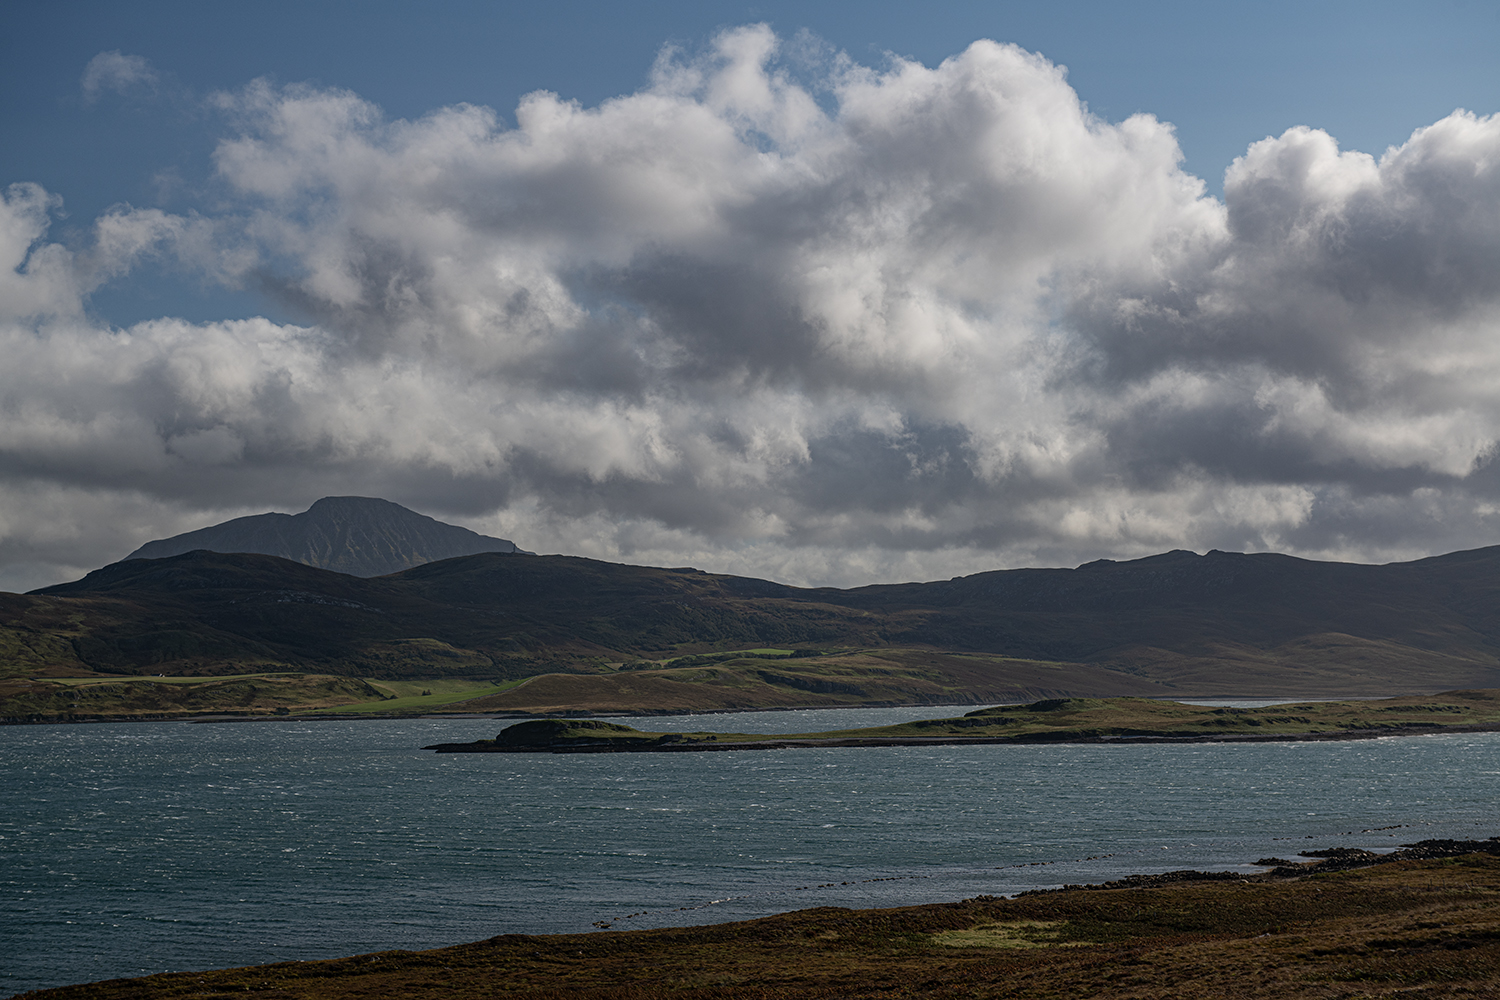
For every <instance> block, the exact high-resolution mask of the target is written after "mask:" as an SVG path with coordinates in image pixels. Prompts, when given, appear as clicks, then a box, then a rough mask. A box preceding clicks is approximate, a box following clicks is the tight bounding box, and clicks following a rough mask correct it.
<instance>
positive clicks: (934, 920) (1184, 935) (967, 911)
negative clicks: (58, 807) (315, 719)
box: [17, 837, 1500, 1000]
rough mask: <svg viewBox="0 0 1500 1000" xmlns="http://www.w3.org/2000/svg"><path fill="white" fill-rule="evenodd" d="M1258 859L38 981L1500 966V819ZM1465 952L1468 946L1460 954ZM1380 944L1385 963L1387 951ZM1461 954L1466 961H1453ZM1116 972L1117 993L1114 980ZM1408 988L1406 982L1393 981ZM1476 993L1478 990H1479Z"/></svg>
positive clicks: (652, 999) (857, 979) (344, 997)
mask: <svg viewBox="0 0 1500 1000" xmlns="http://www.w3.org/2000/svg"><path fill="white" fill-rule="evenodd" d="M1298 857H1299V858H1301V859H1304V860H1288V859H1284V858H1262V859H1260V860H1259V861H1256V862H1254V863H1253V864H1255V865H1257V866H1261V865H1264V866H1267V867H1268V869H1269V870H1267V871H1263V872H1254V873H1244V872H1239V871H1218V872H1204V871H1196V870H1191V869H1187V870H1179V871H1171V872H1162V873H1157V874H1148V875H1130V876H1126V877H1124V878H1121V879H1115V880H1111V881H1106V882H1099V883H1084V884H1065V885H1063V886H1061V887H1057V888H1047V889H1033V890H1027V891H1023V892H1021V893H1018V894H1016V895H1014V896H1010V897H997V896H976V897H973V898H970V899H963V900H959V901H953V902H940V903H927V904H918V905H912V906H900V907H891V908H862V909H845V908H839V907H814V908H808V909H800V910H791V911H786V912H782V913H778V914H774V915H770V916H766V917H760V918H755V919H750V920H737V921H727V922H724V923H718V924H704V925H694V926H684V927H665V928H650V929H633V930H611V929H609V926H608V925H607V924H604V925H596V927H598V929H597V930H594V931H591V932H581V933H562V934H502V935H499V936H497V937H492V938H489V939H486V940H481V941H476V942H473V943H469V944H459V945H451V946H447V947H441V948H434V949H424V950H419V951H400V950H396V951H383V952H375V953H366V954H362V955H354V956H348V957H342V958H333V959H322V960H308V961H290V962H279V963H273V964H266V965H255V966H242V967H238V968H227V969H217V970H205V971H183V972H170V973H158V974H155V975H148V976H141V977H131V978H121V979H110V980H103V981H96V982H87V983H79V984H76V985H68V986H59V987H52V988H45V989H40V990H36V991H32V992H28V993H23V994H19V995H18V996H17V1000H19V997H27V998H31V1000H126V998H130V1000H136V998H140V997H143V996H151V997H163V998H175V997H182V998H184V1000H186V998H188V997H194V996H203V995H210V994H211V995H215V996H222V995H228V994H229V993H231V992H234V993H238V992H245V991H251V992H264V991H266V990H268V989H269V990H274V991H276V992H275V995H277V996H289V997H290V996H317V997H319V998H326V1000H355V998H361V1000H385V998H390V1000H401V998H408V997H411V996H417V995H422V996H426V995H432V994H433V993H434V991H440V992H441V994H442V995H443V996H446V997H450V998H453V1000H470V998H472V1000H482V998H492V997H494V996H496V995H500V994H503V995H506V996H516V997H518V998H520V997H535V998H537V1000H541V998H544V997H545V998H548V1000H553V998H556V997H558V996H564V995H567V996H577V997H580V998H586V1000H614V998H624V997H629V998H632V1000H641V998H645V1000H656V998H662V1000H665V998H667V997H672V998H676V1000H724V998H725V997H728V996H734V997H736V998H747V1000H771V998H781V997H785V996H791V995H816V996H823V997H848V998H853V997H863V996H869V995H887V994H890V995H900V996H905V997H932V998H934V1000H938V998H942V1000H951V998H953V997H957V996H963V997H966V998H967V997H976V998H982V1000H984V998H991V997H993V998H996V1000H998V998H1000V997H1041V996H1095V997H1116V996H1119V997H1126V996H1129V997H1139V996H1148V995H1167V994H1170V995H1197V996H1239V995H1247V994H1246V993H1245V992H1244V990H1245V988H1246V986H1247V984H1248V983H1251V982H1253V983H1254V984H1255V985H1254V988H1253V989H1252V990H1251V992H1253V993H1255V994H1256V995H1262V996H1277V997H1286V998H1304V997H1306V998H1309V1000H1311V998H1315V997H1326V996H1328V995H1329V994H1328V993H1327V987H1328V984H1329V982H1330V980H1332V981H1339V980H1344V981H1348V980H1351V979H1357V980H1360V981H1361V982H1363V983H1364V984H1365V985H1366V986H1374V985H1376V984H1377V983H1379V982H1380V981H1382V980H1385V981H1387V982H1388V983H1389V984H1390V988H1389V989H1381V990H1380V991H1379V992H1378V993H1367V992H1362V993H1361V994H1360V995H1361V996H1365V995H1380V996H1384V995H1389V994H1390V992H1391V991H1393V990H1396V988H1398V987H1402V986H1404V985H1409V984H1410V983H1411V982H1412V981H1413V980H1414V979H1417V980H1418V981H1421V980H1424V979H1428V978H1429V976H1428V973H1429V970H1432V971H1437V972H1440V973H1441V976H1440V977H1439V978H1438V980H1437V981H1438V982H1440V983H1443V984H1445V985H1449V984H1451V985H1456V986H1458V987H1459V990H1460V992H1458V993H1450V992H1448V991H1446V990H1444V991H1443V992H1441V993H1436V994H1429V993H1424V995H1435V996H1445V997H1446V996H1459V995H1464V996H1472V995H1476V994H1475V991H1474V990H1473V989H1471V988H1467V987H1465V986H1464V985H1463V984H1465V983H1469V984H1475V985H1479V986H1483V985H1484V984H1492V983H1493V982H1494V981H1495V976H1494V971H1495V969H1496V968H1497V967H1500V915H1497V912H1496V910H1495V905H1494V898H1495V896H1496V895H1497V893H1500V837H1491V838H1489V839H1487V840H1448V839H1433V840H1423V841H1417V842H1415V843H1410V844H1402V845H1400V847H1398V848H1397V849H1396V850H1395V851H1393V852H1391V853H1389V854H1376V853H1375V852H1372V851H1367V850H1362V849H1359V848H1326V849H1319V850H1311V851H1307V852H1305V853H1301V854H1299V856H1298ZM1456 960H1461V961H1460V964H1459V965H1456V964H1455V961H1456ZM1381 963H1383V964H1381ZM1456 972H1462V973H1463V974H1462V975H1459V974H1456ZM1122 990H1123V992H1122ZM1402 991H1403V992H1404V990H1402ZM1486 995H1487V994H1486Z"/></svg>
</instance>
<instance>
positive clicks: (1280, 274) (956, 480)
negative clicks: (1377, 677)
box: [0, 0, 1500, 591]
mask: <svg viewBox="0 0 1500 1000" xmlns="http://www.w3.org/2000/svg"><path fill="white" fill-rule="evenodd" d="M3 16H4V18H5V21H6V29H5V31H3V32H0V136H3V137H4V141H3V142H0V256H3V258H4V260H3V262H0V590H12V591H20V590H26V589H30V588H34V587H40V586H45V585H48V584H51V583H56V582H60V581H62V580H68V579H74V578H77V577H78V576H80V575H82V574H83V573H84V572H87V571H88V570H90V569H93V568H96V567H98V566H100V565H103V564H106V563H109V562H112V561H115V560H118V559H120V558H123V557H124V556H125V555H126V554H128V553H129V552H130V551H132V550H133V549H135V548H136V547H138V546H139V545H141V544H142V543H144V542H146V541H148V540H151V539H153V538H160V537H165V536H168V535H172V534H176V533H179V532H182V531H187V530H191V529H194V528H198V527H202V526H205V525H208V524H212V523H217V522H219V521H222V520H226V519H228V518H230V517H235V516H240V515H244V514H251V513H260V512H263V511H267V510H279V511H287V512H296V511H300V510H303V509H305V508H306V507H307V506H308V505H310V504H311V503H312V502H313V501H314V500H316V499H318V498H319V497H322V496H328V495H362V496H380V497H384V498H386V499H390V500H394V501H396V502H398V503H402V504H405V505H407V506H409V507H412V508H413V509H416V510H419V511H421V512H423V513H427V514H430V515H433V516H436V517H439V518H441V519H443V520H447V521H450V522H452V523H458V524H463V525H465V526H467V527H470V528H473V529H475V530H478V531H482V532H485V533H488V534H493V535H499V536H501V537H505V538H510V539H513V540H514V541H515V542H516V543H517V544H519V545H520V546H522V547H523V548H526V549H530V550H533V551H537V552H561V553H569V554H576V555H585V556H591V557H595V558H602V559H610V560H614V561H621V562H631V563H640V564H650V565H673V566H677V565H692V566H696V567H698V568H700V569H705V570H709V571H713V572H730V573H739V574H744V575H752V576H760V577H767V578H771V579H776V580H780V581H784V582H787V583H793V584H805V585H836V586H851V585H859V584H865V583H875V582H892V581H900V580H926V579H940V578H947V577H951V576H956V575H963V574H968V573H973V572H979V571H983V570H989V569H999V568H1007V567H1016V566H1072V565H1078V564H1080V563H1083V562H1087V561H1090V560H1093V559H1097V558H1115V559H1125V558H1134V557H1139V556H1143V555H1148V554H1152V553H1156V552H1161V551H1165V550H1168V549H1174V548H1183V549H1192V550H1194V551H1198V552H1203V551H1207V550H1209V549H1213V548H1219V549H1226V550H1232V551H1281V552H1289V553H1292V554H1296V555H1301V556H1305V557H1308V558H1318V559H1340V560H1349V561H1360V562H1385V561H1392V560H1399V559H1410V558H1419V557H1422V556H1426V555H1432V554H1438V553H1442V552H1447V551H1452V550H1455V549H1463V548H1474V547H1479V546H1484V545H1490V544H1496V543H1500V468H1497V467H1496V463H1495V462H1494V459H1495V457H1496V446H1497V441H1500V117H1496V112H1497V111H1500V60H1497V59H1495V58H1494V55H1493V53H1494V51H1495V50H1496V45H1497V43H1500V7H1497V5H1495V4H1493V3H1478V2H1460V0H1439V2H1433V3H1425V4H1421V5H1418V4H1404V3H1403V4H1395V3H1360V4H1353V3H1316V2H1306V0H1304V2H1300V3H1285V2H1279V3H1262V4H1254V5H1247V4H1241V5H1205V4H1201V3H1197V4H1187V3H1166V2H1163V3H1143V4H1135V5H1126V4H1118V3H1085V2H1071V3H1070V2H1061V3H1052V4H1022V3H948V4H943V5H940V6H939V7H938V8H936V9H932V8H919V7H918V6H917V5H912V4H897V3H860V4H853V3H821V4H808V3H797V4H792V3H756V4H744V3H736V2H711V0H710V2H694V3H685V2H684V3H675V2H664V3H646V4H641V5H619V4H605V3H599V2H592V0H588V2H585V0H570V2H560V3H552V4H546V5H542V4H525V5H523V4H516V3H479V2H447V3H441V2H439V3H429V4H424V5H420V6H418V5H412V4H398V3H389V2H380V0H367V2H360V3H344V2H321V3H319V2H306V0H303V2H296V3H291V2H278V0H273V2H260V3H249V4H235V5H229V4H202V3H196V2H192V3H188V2H181V0H171V2H163V0H140V2H136V3H132V4H128V5H127V4H116V3H99V2H68V0H53V2H48V3H40V2H32V0H13V2H12V3H9V4H7V5H6V7H5V8H4V14H3Z"/></svg>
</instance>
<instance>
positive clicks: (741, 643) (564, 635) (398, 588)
mask: <svg viewBox="0 0 1500 1000" xmlns="http://www.w3.org/2000/svg"><path fill="white" fill-rule="evenodd" d="M1497 609H1500V547H1491V548H1487V549H1479V550H1469V551H1466V552H1462V553H1449V554H1447V555H1445V556H1441V557H1432V558H1428V559H1424V560H1417V561H1414V562H1408V563H1391V564H1387V565H1385V566H1366V565H1360V564H1350V563H1322V562H1315V561H1312V560H1302V559H1296V558H1294V557H1289V556H1283V555H1280V554H1276V553H1254V554H1244V553H1225V552H1217V551H1215V552H1210V553H1208V554H1206V555H1201V556H1200V555H1197V554H1195V553H1188V552H1185V551H1179V552H1174V553H1164V554H1162V555H1159V556H1153V557H1147V558H1145V559H1141V560H1130V561H1124V562H1109V563H1105V562H1095V563H1087V564H1084V565H1083V566H1080V567H1078V568H1076V569H1071V570H1069V569H1019V570H995V571H990V572H987V573H980V574H975V575H972V576H968V577H959V578H955V579H952V580H946V581H934V582H930V583H911V584H885V585H875V586H870V587H861V588H852V589H849V590H838V589H835V588H797V587H791V586H788V585H785V584H778V583H774V582H772V581H767V580H757V579H753V578H746V577H734V576H725V575H718V574H712V573H702V572H698V571H691V570H685V569H660V568H654V567H642V566H628V565H623V564H617V563H607V562H602V561H598V560H591V559H584V558H580V557H574V556H524V557H522V556H516V555H511V554H500V553H479V554H474V555H467V556H459V557H455V558H452V559H447V560H441V561H437V562H431V563H426V564H424V565H421V566H418V567H415V568H413V569H410V570H405V571H403V572H400V573H396V574H392V575H389V576H383V577H378V578H360V577H354V576H350V575H345V574H339V573H333V572H330V571H327V570H321V569H317V568H314V567H309V566H305V565H301V564H297V563H292V562H289V561H286V560H283V559H279V558H277V557H273V556H257V555H249V554H219V553H210V552H201V551H200V552H190V553H185V554H182V555H178V556H173V557H170V558H167V559H160V560H140V559H138V560H129V561H125V562H121V563H116V564H112V565H111V566H107V567H103V568H101V569H99V570H96V571H94V572H93V573H90V574H89V575H88V576H86V577H84V578H83V579H82V580H78V581H74V582H72V583H68V584H60V585H57V586H54V587H48V588H43V589H42V590H40V591H34V592H33V593H32V594H30V595H26V596H20V595H13V596H10V597H7V598H5V599H3V600H0V629H6V628H8V629H10V630H11V632H10V634H11V635H12V636H14V637H15V638H13V639H12V640H10V641H12V643H13V647H14V648H15V649H16V650H18V651H19V650H22V649H23V647H24V648H27V649H32V648H40V646H39V645H38V644H39V643H40V644H41V645H46V648H47V649H49V650H52V651H53V652H52V653H50V654H48V655H49V656H51V657H52V662H58V661H68V662H71V663H73V664H74V665H76V666H78V667H84V668H87V669H89V670H96V671H101V672H104V673H115V674H135V675H142V674H146V673H157V672H168V671H181V672H198V673H206V674H225V673H233V672H244V670H246V669H249V668H252V667H253V668H254V669H272V668H275V669H293V670H316V671H319V672H326V673H330V674H336V675H343V676H393V677H395V676H423V675H424V671H425V672H426V674H425V675H441V676H458V675H463V676H475V677H496V678H511V679H513V678H518V677H526V676H534V675H537V674H540V673H549V672H550V673H558V672H563V673H575V674H579V673H582V674H599V673H601V672H603V673H609V672H610V671H614V670H616V669H618V667H619V666H620V665H623V664H625V663H626V662H638V663H643V664H645V665H646V666H647V667H649V668H651V669H656V668H665V667H668V666H670V663H669V662H668V661H670V660H671V658H672V657H681V656H684V655H689V656H691V655H692V654H701V653H708V652H713V651H717V650H733V649H756V648H770V647H778V648H811V649H823V650H827V649H843V650H866V651H870V652H871V655H874V654H875V653H879V651H881V650H886V651H893V650H906V651H908V652H909V653H911V655H912V656H916V657H917V658H918V659H920V658H921V656H927V657H928V658H929V659H931V660H932V661H933V662H937V660H938V659H941V657H943V656H948V657H950V659H951V656H952V655H969V654H976V655H978V654H982V655H985V656H990V657H1000V658H1011V659H1012V660H1014V661H1015V662H1020V661H1021V660H1025V661H1027V662H1031V663H1052V664H1054V665H1056V666H1057V669H1058V670H1059V671H1060V673H1058V675H1057V676H1058V678H1059V680H1058V682H1057V684H1056V685H1055V687H1056V688H1057V690H1068V691H1071V692H1072V693H1075V694H1088V693H1089V686H1090V685H1092V686H1093V687H1094V688H1099V689H1101V690H1102V685H1104V681H1103V680H1102V679H1101V678H1103V677H1104V675H1103V674H1100V673H1099V671H1100V670H1103V671H1106V672H1107V673H1108V675H1109V676H1110V677H1113V678H1115V681H1110V682H1109V686H1110V687H1111V688H1113V691H1112V693H1145V694H1153V695H1154V696H1168V695H1171V694H1173V693H1177V694H1180V695H1183V696H1188V695H1201V696H1207V695H1211V694H1215V693H1218V694H1221V695H1222V694H1225V693H1229V692H1233V694H1234V695H1236V696H1245V697H1252V696H1257V695H1260V696H1283V695H1298V696H1302V695H1305V696H1308V697H1322V696H1353V695H1360V694H1366V695H1391V694H1406V693H1422V692H1428V691H1437V690H1447V689H1454V688H1460V687H1496V686H1500V613H1497ZM67 622H76V624H73V625H68V624H66V623H67ZM23 633H24V634H23ZM41 637H50V638H46V640H45V642H43V640H42V638H41ZM0 638H3V636H0ZM26 643H31V646H26V645H25V644H26ZM47 643H50V645H47ZM923 650H925V651H927V652H926V653H922V652H921V651H923ZM912 651H916V652H912ZM918 654H920V655H918ZM16 655H17V656H18V657H21V658H23V659H24V658H25V657H32V659H30V660H29V661H28V662H32V663H35V664H37V665H38V666H40V665H41V664H42V662H43V660H45V659H46V657H42V656H40V654H37V655H36V656H33V654H31V653H19V652H18V653H17V654H16ZM881 655H884V654H881ZM903 655H905V654H903ZM19 662H20V661H19V660H18V663H19ZM820 662H823V661H817V660H814V659H806V660H799V661H797V670H801V671H802V673H796V671H792V670H791V668H787V669H786V670H780V669H779V668H778V671H777V672H775V677H776V678H777V680H776V681H775V683H780V684H791V685H793V686H795V685H798V684H802V685H812V687H809V688H806V689H807V690H813V689H815V688H818V687H819V686H820V685H821V687H826V688H828V689H829V690H833V689H835V688H837V687H838V686H839V685H844V686H845V687H849V686H854V687H858V686H860V684H862V683H864V682H861V681H858V680H857V679H855V680H850V679H848V678H844V679H835V678H834V677H833V675H831V674H830V675H827V676H822V675H819V676H814V674H813V673H808V671H812V670H813V669H814V667H816V666H817V664H818V663H820ZM912 662H916V661H915V660H913V661H912ZM611 664H613V666H611ZM1085 667H1086V668H1087V670H1084V668H1085ZM58 669H62V665H61V663H60V662H58ZM633 669H639V667H636V668H633ZM716 669H717V668H716ZM746 669H751V665H749V664H747V665H746ZM755 669H760V668H759V667H756V668H755ZM1007 669H1008V668H1007ZM788 671H790V672H788ZM1070 671H1071V673H1069V672H1070ZM611 676H613V675H611ZM625 676H626V675H623V674H622V675H620V677H621V678H622V679H621V680H620V682H619V683H620V684H626V681H625V679H624V678H625ZM630 676H633V677H636V678H637V679H638V680H639V681H640V682H641V683H644V678H643V677H642V675H640V674H634V675H630ZM663 676H665V675H663ZM762 676H769V675H768V674H766V673H765V671H762ZM1065 676H1066V677H1069V678H1072V680H1068V681H1066V682H1065ZM1116 682H1118V683H1116ZM629 683H630V684H636V683H637V681H630V682H629ZM653 683H654V681H653ZM966 683H967V682H966ZM1037 683H1040V682H1037ZM830 685H831V686H830ZM1077 685H1082V686H1077ZM627 686H628V685H627ZM1032 686H1035V684H1033V685H1032ZM617 687H618V685H617ZM1122 688H1123V690H1122ZM619 689H620V690H623V688H619Z"/></svg>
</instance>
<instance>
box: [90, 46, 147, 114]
mask: <svg viewBox="0 0 1500 1000" xmlns="http://www.w3.org/2000/svg"><path fill="white" fill-rule="evenodd" d="M158 79H159V78H158V76H157V74H156V70H154V69H152V68H151V63H150V62H148V61H147V60H146V59H145V57H144V56H131V55H123V54H122V53H121V52H120V51H119V50H118V49H116V50H114V51H112V52H101V53H99V54H98V55H96V56H95V57H94V58H92V59H90V60H89V64H88V65H87V66H85V67H84V70H83V76H82V77H81V78H80V79H79V81H78V84H79V87H80V88H81V89H82V90H83V99H84V100H85V101H86V102H88V103H93V102H94V101H97V100H98V99H99V97H100V96H101V95H102V94H103V93H104V92H105V91H106V90H112V91H115V92H116V93H120V94H125V93H129V92H130V91H132V90H150V89H153V88H155V87H156V84H157V82H158Z"/></svg>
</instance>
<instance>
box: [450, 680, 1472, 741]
mask: <svg viewBox="0 0 1500 1000" xmlns="http://www.w3.org/2000/svg"><path fill="white" fill-rule="evenodd" d="M1490 731H1500V690H1478V691H1447V692H1444V693H1442V694H1437V695H1416V696H1408V697H1404V698H1385V699H1380V700H1374V701H1326V702H1305V703H1301V704H1283V705H1271V706H1267V707H1264V708H1213V707H1202V706H1195V705H1184V704H1182V703H1180V702H1170V701H1153V700H1151V699H1148V698H1052V699H1047V700H1044V701H1037V702H1033V703H1031V704H1029V705H1002V706H999V707H996V708H984V709H980V710H978V711H975V712H969V713H968V714H966V715H962V716H959V717H957V718H950V719H924V720H921V721H918V722H906V723H902V724H900V725H894V726H875V727H870V728H865V729H838V730H831V731H828V732H822V733H795V734H790V735H785V736H780V735H776V736H767V735H765V734H763V733H716V732H707V731H704V732H691V733H681V732H643V731H641V730H639V729H633V728H631V727H630V726H625V725H620V724H619V723H614V722H603V721H599V720H597V719H536V720H533V721H530V722H521V723H517V724H516V725H513V726H509V727H507V728H506V729H504V730H502V731H501V732H500V734H499V735H498V736H496V737H495V738H494V739H492V740H475V741H473V742H470V743H438V744H434V745H432V746H427V747H423V748H422V749H424V750H436V751H438V752H439V753H643V752H644V753H652V752H654V753H681V752H692V751H715V750H784V749H792V748H799V747H807V748H811V747H876V746H930V745H951V744H968V743H978V744H986V743H988V744H994V743H1151V742H1172V743H1178V742H1213V743H1232V742H1264V741H1270V740H1349V739H1368V738H1372V737H1379V736H1416V735H1423V734H1431V733H1443V732H1449V733H1451V732H1490Z"/></svg>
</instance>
